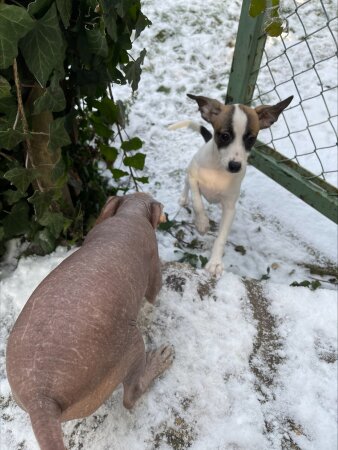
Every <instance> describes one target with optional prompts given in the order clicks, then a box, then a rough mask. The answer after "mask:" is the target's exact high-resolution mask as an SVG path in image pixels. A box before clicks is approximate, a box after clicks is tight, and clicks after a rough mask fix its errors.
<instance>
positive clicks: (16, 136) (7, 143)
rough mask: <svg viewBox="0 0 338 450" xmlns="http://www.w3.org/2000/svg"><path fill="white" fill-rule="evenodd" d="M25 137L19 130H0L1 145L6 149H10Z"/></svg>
mask: <svg viewBox="0 0 338 450" xmlns="http://www.w3.org/2000/svg"><path fill="white" fill-rule="evenodd" d="M24 139H25V135H24V133H22V131H20V130H13V128H8V129H7V130H0V142H1V146H2V147H3V148H5V149H6V150H11V149H12V148H13V147H15V146H16V145H18V144H19V143H20V142H21V141H23V140H24Z"/></svg>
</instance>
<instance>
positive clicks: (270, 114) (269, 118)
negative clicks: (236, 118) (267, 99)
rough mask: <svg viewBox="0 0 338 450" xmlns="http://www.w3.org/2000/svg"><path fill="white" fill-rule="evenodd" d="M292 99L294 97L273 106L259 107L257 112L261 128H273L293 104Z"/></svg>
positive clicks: (256, 109)
mask: <svg viewBox="0 0 338 450" xmlns="http://www.w3.org/2000/svg"><path fill="white" fill-rule="evenodd" d="M292 99H293V95H291V97H288V98H286V99H285V100H282V101H281V102H279V103H277V104H276V105H273V106H268V105H261V106H257V108H255V111H256V113H257V115H258V119H259V128H260V129H261V130H262V129H263V128H269V127H271V125H272V124H273V123H274V122H276V121H277V119H278V117H279V115H280V113H281V112H282V111H283V110H284V109H285V108H286V107H287V106H288V105H289V104H290V103H291V101H292Z"/></svg>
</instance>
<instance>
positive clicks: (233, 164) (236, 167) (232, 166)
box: [229, 161, 242, 173]
mask: <svg viewBox="0 0 338 450" xmlns="http://www.w3.org/2000/svg"><path fill="white" fill-rule="evenodd" d="M241 167H242V164H241V163H240V162H237V161H230V162H229V171H230V172H231V173H236V172H239V171H240V170H241Z"/></svg>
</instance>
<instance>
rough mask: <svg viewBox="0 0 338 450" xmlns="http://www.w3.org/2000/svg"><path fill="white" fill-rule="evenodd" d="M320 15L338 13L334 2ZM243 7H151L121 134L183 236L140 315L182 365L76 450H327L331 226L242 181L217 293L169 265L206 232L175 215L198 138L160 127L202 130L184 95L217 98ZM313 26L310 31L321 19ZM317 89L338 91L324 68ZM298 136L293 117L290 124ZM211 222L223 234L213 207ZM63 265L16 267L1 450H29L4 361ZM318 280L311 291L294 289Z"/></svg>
mask: <svg viewBox="0 0 338 450" xmlns="http://www.w3.org/2000/svg"><path fill="white" fill-rule="evenodd" d="M313 1H314V0H313ZM284 3H285V4H286V3H287V2H286V1H285V2H284ZM310 3H311V2H310ZM315 3H316V2H315ZM324 3H325V4H327V7H328V8H331V9H330V10H334V7H335V5H334V2H331V1H329V0H327V1H326V2H324ZM240 4H241V2H240V1H238V0H236V1H233V2H226V1H224V0H203V1H202V0H194V2H191V1H186V0H185V1H183V0H167V1H166V2H162V1H161V0H152V1H151V0H147V1H145V2H144V11H145V13H146V14H147V15H148V16H149V18H150V19H151V20H152V22H153V25H152V27H151V28H150V29H148V30H147V31H145V32H144V34H142V36H141V37H140V38H139V41H138V42H137V44H136V48H139V49H140V48H143V47H146V48H147V50H148V57H147V59H146V61H145V66H144V71H143V76H142V80H141V83H140V87H139V91H138V93H137V95H136V97H134V98H133V99H132V100H130V103H131V104H132V105H131V110H130V115H129V125H128V132H129V134H130V135H138V136H140V137H141V138H142V140H143V141H144V143H145V144H144V149H145V151H146V153H147V159H146V166H147V171H148V175H149V177H150V184H149V185H148V186H147V185H146V186H145V187H144V189H145V190H147V191H150V192H151V193H152V194H153V195H154V196H155V197H156V198H157V199H158V200H160V201H161V202H162V203H163V204H164V205H165V210H166V212H167V213H168V214H169V219H173V218H175V220H176V225H175V226H177V227H176V228H172V229H171V230H170V232H171V235H170V234H168V233H164V232H160V231H159V232H158V241H159V249H160V256H161V258H162V260H163V261H164V272H163V280H164V287H163V290H162V292H161V294H160V296H159V302H158V304H157V305H155V306H154V307H152V306H150V305H145V307H144V308H143V310H142V313H141V317H140V321H139V322H140V327H141V329H142V331H143V335H144V337H145V341H146V344H147V345H148V346H149V347H152V346H155V345H160V344H162V343H166V342H171V343H172V344H173V345H174V346H175V349H176V358H175V361H174V363H173V366H172V367H171V368H170V369H169V370H168V372H166V373H165V374H164V375H163V376H162V377H161V378H160V379H158V380H157V381H156V382H155V383H154V385H153V386H152V387H151V389H150V390H149V392H147V393H146V394H145V395H144V396H143V398H142V399H141V400H140V401H139V402H138V403H137V405H136V407H135V408H134V410H133V411H132V412H131V413H130V412H128V411H127V410H125V409H124V408H123V406H122V401H121V398H122V390H121V389H118V390H117V391H116V392H115V393H114V394H113V395H112V397H111V398H110V399H109V400H108V401H107V402H106V403H105V404H104V405H103V406H102V407H101V408H100V409H99V410H98V411H97V412H96V413H95V414H94V415H92V416H91V417H89V418H87V419H84V420H80V421H72V422H69V423H67V424H65V425H64V426H63V429H64V433H65V442H66V444H67V446H68V447H69V448H71V449H80V448H84V449H88V450H105V449H107V450H108V449H116V450H152V449H161V450H168V449H175V450H183V449H187V448H191V449H193V450H270V449H271V450H279V449H301V450H335V449H336V445H337V305H336V300H337V295H336V290H335V289H334V288H335V286H334V284H332V279H333V278H335V277H337V274H336V272H335V270H337V269H336V268H335V264H336V261H337V229H336V226H335V225H334V224H333V223H331V222H330V221H329V220H328V219H326V218H325V217H323V216H321V215H320V214H319V213H317V212H316V211H314V210H312V209H311V208H310V207H309V206H307V205H306V204H304V203H303V202H301V201H300V200H298V199H297V198H296V197H294V196H293V195H292V194H290V193H288V192H287V191H286V190H285V189H283V188H281V187H280V186H278V185H276V184H275V183H274V182H272V181H271V180H270V179H268V178H267V177H265V176H264V175H262V174H261V173H259V172H258V171H257V170H255V169H254V168H253V167H249V169H248V171H247V175H246V177H245V179H244V182H243V185H242V193H241V197H240V200H239V202H238V207H237V213H236V218H235V221H234V224H233V227H232V230H231V233H230V237H229V242H228V244H227V246H226V252H225V256H224V264H225V273H224V274H223V276H222V277H221V278H220V279H218V280H215V279H212V278H210V277H209V276H208V275H207V274H206V273H205V272H204V270H203V269H201V268H198V269H197V270H196V269H193V268H192V267H190V266H188V265H186V264H181V263H175V262H173V261H177V260H179V259H181V258H182V257H184V256H185V257H187V253H191V254H195V255H197V256H198V257H199V256H200V255H202V256H204V257H208V255H209V254H210V250H211V245H212V242H213V240H214V235H215V231H212V232H210V233H209V234H208V235H207V236H205V237H203V238H202V237H200V236H199V235H198V234H197V233H196V232H195V230H194V227H193V226H192V225H191V224H192V222H193V218H192V216H191V214H190V213H189V212H188V211H187V210H185V209H181V210H179V208H178V204H177V200H178V197H179V194H180V190H181V189H182V187H183V179H184V169H185V167H186V166H187V164H188V162H189V160H190V159H191V157H192V155H193V154H194V152H195V151H196V149H197V148H198V146H200V145H201V143H202V140H201V137H200V136H198V135H195V134H193V132H191V131H188V130H181V131H177V132H169V131H167V129H166V127H167V125H169V124H170V123H173V122H175V121H177V120H182V119H187V118H192V119H195V120H196V119H199V114H198V112H197V108H196V104H195V103H194V102H192V101H190V100H189V99H188V98H187V97H186V93H188V92H191V93H195V94H202V95H207V96H209V97H214V98H219V99H222V98H224V96H225V93H226V86H227V81H228V78H227V77H228V73H229V70H230V66H231V59H232V55H233V50H234V42H235V37H236V30H237V24H238V17H239V12H240ZM310 12H311V11H310ZM309 14H310V13H309ZM312 17H313V19H312V20H313V21H314V22H315V21H316V20H318V16H317V15H316V10H315V11H314V13H313V16H312ZM308 20H309V21H310V22H311V20H310V18H308ZM301 33H302V32H301V30H300V31H299V33H297V30H296V31H295V32H293V33H292V34H291V36H290V39H291V38H292V39H299V38H301ZM274 45H275V44H274ZM318 45H320V42H319V43H318ZM321 45H322V46H321V48H320V51H322V52H324V51H325V44H324V43H322V44H321ZM301 57H302V54H300V55H299V58H301ZM331 61H333V60H331ZM280 70H281V72H283V69H282V68H281V69H280ZM325 76H326V78H327V80H328V81H327V82H331V83H333V84H334V83H335V80H336V67H335V66H334V65H333V64H332V66H330V67H327V68H326V71H325ZM115 95H116V96H117V97H120V98H123V99H127V98H129V95H130V92H129V90H128V89H127V88H120V89H116V90H115ZM283 95H284V93H283ZM287 95H289V94H288V93H286V95H285V96H287ZM335 95H336V94H335ZM330 102H331V100H330ZM330 104H331V103H330ZM332 104H333V103H332ZM314 108H315V106H314ZM315 113H316V111H313V114H315ZM296 120H297V117H296V116H293V118H292V123H293V124H294V122H295V121H296ZM274 126H277V124H275V125H274ZM276 130H277V128H276ZM323 139H325V134H324V135H323ZM324 144H325V142H324ZM327 145H329V143H327ZM327 163H328V164H332V165H334V164H336V159H334V158H332V159H329V160H328V162H327ZM308 164H310V165H311V162H309V163H308ZM310 168H311V167H310ZM207 208H208V211H209V213H210V217H211V218H212V219H213V220H214V221H215V222H216V223H217V222H218V221H219V217H220V212H219V209H218V207H217V206H208V207H207ZM177 233H178V236H177ZM177 237H178V238H179V242H178V241H177ZM183 241H184V242H183ZM187 243H188V245H187ZM68 254H69V252H68V251H67V250H65V249H63V248H59V249H57V250H56V251H55V252H54V253H53V254H52V255H49V256H45V257H34V256H31V257H29V258H22V259H21V260H20V261H19V264H18V267H17V268H16V270H12V271H10V272H9V273H8V272H7V273H6V274H5V275H6V277H5V278H4V279H3V281H2V284H1V298H0V299H1V330H0V333H1V342H0V350H1V355H0V357H1V372H0V388H1V398H0V400H1V404H0V411H1V435H0V448H1V450H18V449H25V450H35V449H38V447H37V444H36V441H35V438H34V435H33V433H32V430H31V427H30V423H29V419H28V417H27V415H26V414H25V413H24V412H23V411H22V410H20V409H19V408H18V407H17V406H16V404H15V402H14V401H13V399H12V397H11V395H10V389H9V385H8V382H7V380H6V375H5V369H4V351H5V345H6V340H7V336H8V333H9V331H10V329H11V327H12V325H13V323H14V321H15V319H16V317H17V315H18V314H19V312H20V310H21V308H22V307H23V305H24V303H25V302H26V300H27V299H28V297H29V295H30V294H31V292H32V291H33V289H34V288H35V286H36V285H37V284H38V283H39V282H40V281H41V280H42V279H43V278H44V277H45V276H46V275H47V273H49V272H50V270H52V269H53V268H54V267H55V266H56V265H57V264H59V263H60V261H61V260H62V259H63V258H65V257H66V256H67V255H68ZM310 268H311V270H312V273H310ZM318 279H319V280H320V281H321V286H320V287H319V288H318V289H316V290H315V291H312V290H310V289H309V288H306V287H291V286H290V284H291V283H292V282H294V281H297V282H301V281H304V280H308V281H310V282H313V281H315V280H318ZM330 281H331V282H330Z"/></svg>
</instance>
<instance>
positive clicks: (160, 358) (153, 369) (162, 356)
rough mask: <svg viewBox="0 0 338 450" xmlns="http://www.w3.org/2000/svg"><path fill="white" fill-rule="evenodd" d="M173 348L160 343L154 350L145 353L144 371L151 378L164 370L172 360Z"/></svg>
mask: <svg viewBox="0 0 338 450" xmlns="http://www.w3.org/2000/svg"><path fill="white" fill-rule="evenodd" d="M174 357H175V350H174V347H173V346H172V345H170V344H168V345H162V346H161V347H159V348H157V349H156V350H152V351H150V352H148V353H147V359H146V372H147V374H149V375H150V376H151V377H152V378H155V377H157V376H158V375H160V374H161V373H162V372H164V371H165V370H166V369H168V367H170V366H171V364H172V363H173V361H174Z"/></svg>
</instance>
